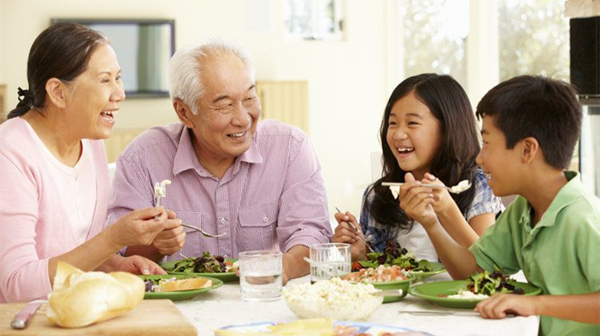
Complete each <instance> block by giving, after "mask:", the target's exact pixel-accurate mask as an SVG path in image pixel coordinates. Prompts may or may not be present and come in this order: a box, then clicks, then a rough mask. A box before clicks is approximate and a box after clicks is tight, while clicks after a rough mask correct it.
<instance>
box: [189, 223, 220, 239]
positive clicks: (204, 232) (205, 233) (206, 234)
mask: <svg viewBox="0 0 600 336" xmlns="http://www.w3.org/2000/svg"><path fill="white" fill-rule="evenodd" d="M181 226H183V227H186V228H188V229H192V230H196V231H198V232H200V233H201V234H202V235H203V236H204V237H208V238H219V237H223V236H224V235H226V234H227V232H223V233H221V234H217V235H214V234H210V233H208V232H206V231H204V230H202V229H201V228H199V227H195V226H193V225H189V224H185V223H181Z"/></svg>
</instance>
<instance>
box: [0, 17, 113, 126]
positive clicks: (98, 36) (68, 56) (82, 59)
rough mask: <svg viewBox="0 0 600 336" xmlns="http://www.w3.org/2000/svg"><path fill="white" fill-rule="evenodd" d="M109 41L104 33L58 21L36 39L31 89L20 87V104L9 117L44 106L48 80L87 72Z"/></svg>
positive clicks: (31, 58) (30, 66) (30, 70)
mask: <svg viewBox="0 0 600 336" xmlns="http://www.w3.org/2000/svg"><path fill="white" fill-rule="evenodd" d="M102 43H108V39H107V38H106V37H105V36H104V35H103V34H102V33H100V32H98V31H96V30H93V29H91V28H88V27H86V26H84V25H81V24H78V23H66V22H65V23H56V24H53V25H52V26H50V27H48V28H46V30H44V31H43V32H42V33H41V34H40V35H39V36H38V37H37V38H36V39H35V41H34V42H33V45H32V46H31V50H30V51H29V58H28V60H27V82H28V84H29V90H23V89H21V88H19V91H18V94H19V103H18V104H17V107H16V108H15V109H14V110H12V111H11V112H10V113H9V114H8V119H10V118H14V117H20V116H22V115H24V114H25V113H27V112H28V111H29V110H30V109H31V108H37V109H41V108H42V107H44V103H45V100H46V82H48V80H49V79H51V78H58V79H60V80H61V81H63V82H69V81H71V80H73V79H75V78H76V77H77V76H79V75H80V74H81V73H83V72H84V71H85V69H86V67H87V64H88V61H89V59H90V56H91V55H92V53H93V52H94V50H96V47H97V46H98V45H100V44H102Z"/></svg>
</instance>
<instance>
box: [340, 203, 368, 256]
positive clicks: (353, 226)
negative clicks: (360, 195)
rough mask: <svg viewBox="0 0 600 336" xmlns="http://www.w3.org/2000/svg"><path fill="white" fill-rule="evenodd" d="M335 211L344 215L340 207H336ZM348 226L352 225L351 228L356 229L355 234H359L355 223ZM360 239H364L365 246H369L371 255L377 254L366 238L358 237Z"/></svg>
mask: <svg viewBox="0 0 600 336" xmlns="http://www.w3.org/2000/svg"><path fill="white" fill-rule="evenodd" d="M335 210H337V212H339V213H341V214H343V212H342V210H340V209H339V208H338V207H335ZM347 223H348V224H350V226H351V227H352V228H353V229H354V232H358V228H357V227H356V225H354V223H352V222H350V221H348V222H347ZM358 236H359V237H360V239H362V241H364V242H365V245H367V248H368V249H369V251H370V252H371V253H373V252H375V250H373V248H372V247H371V245H369V242H367V240H366V239H365V238H363V236H361V235H358Z"/></svg>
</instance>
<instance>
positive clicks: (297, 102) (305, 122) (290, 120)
mask: <svg viewBox="0 0 600 336" xmlns="http://www.w3.org/2000/svg"><path fill="white" fill-rule="evenodd" d="M256 92H257V94H258V99H259V100H260V103H261V106H262V115H261V120H262V119H277V120H280V121H282V122H285V123H287V124H291V125H294V126H297V127H299V128H300V129H302V130H303V131H304V132H306V133H307V134H308V133H309V118H308V83H307V82H306V81H257V82H256Z"/></svg>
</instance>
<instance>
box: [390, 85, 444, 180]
mask: <svg viewBox="0 0 600 336" xmlns="http://www.w3.org/2000/svg"><path fill="white" fill-rule="evenodd" d="M441 139H442V134H441V124H440V121H439V120H438V119H436V118H435V117H434V116H433V114H432V113H431V111H430V110H429V108H428V107H427V105H425V104H423V103H422V102H421V101H420V100H419V99H417V97H416V96H415V94H414V91H411V92H410V93H409V94H407V95H406V96H404V97H402V98H401V99H399V100H398V101H397V102H396V103H395V104H394V105H393V106H392V110H391V113H390V117H389V119H388V128H387V135H386V140H387V143H388V145H389V146H390V149H391V151H392V153H393V154H394V156H395V157H396V160H397V161H398V165H400V168H401V169H402V170H404V171H406V172H412V173H413V175H415V178H417V179H419V180H420V179H422V178H423V176H424V174H425V173H426V172H429V171H430V168H431V163H432V162H433V159H434V158H435V156H436V154H437V151H438V149H439V147H440V143H441Z"/></svg>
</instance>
